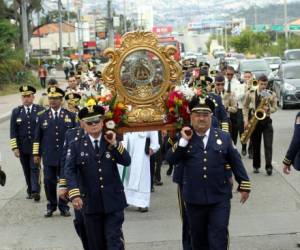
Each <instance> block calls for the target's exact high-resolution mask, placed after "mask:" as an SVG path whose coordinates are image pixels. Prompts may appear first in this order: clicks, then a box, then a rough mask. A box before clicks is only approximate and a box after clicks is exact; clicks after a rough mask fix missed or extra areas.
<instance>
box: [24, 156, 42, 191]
mask: <svg viewBox="0 0 300 250" xmlns="http://www.w3.org/2000/svg"><path fill="white" fill-rule="evenodd" d="M20 162H21V165H22V168H23V172H24V176H25V180H26V185H27V194H28V195H30V194H32V193H40V189H41V186H40V185H41V184H40V166H37V165H35V164H34V162H33V155H32V154H24V153H22V152H20Z"/></svg>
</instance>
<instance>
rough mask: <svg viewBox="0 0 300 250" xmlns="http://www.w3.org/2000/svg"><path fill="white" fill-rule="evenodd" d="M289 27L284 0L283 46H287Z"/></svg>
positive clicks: (285, 1) (285, 0)
mask: <svg viewBox="0 0 300 250" xmlns="http://www.w3.org/2000/svg"><path fill="white" fill-rule="evenodd" d="M288 29H289V27H288V16H287V0H284V36H285V48H286V49H288V48H289V34H288V32H289V30H288Z"/></svg>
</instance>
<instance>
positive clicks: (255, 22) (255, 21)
mask: <svg viewBox="0 0 300 250" xmlns="http://www.w3.org/2000/svg"><path fill="white" fill-rule="evenodd" d="M254 27H255V30H256V27H257V8H256V5H254Z"/></svg>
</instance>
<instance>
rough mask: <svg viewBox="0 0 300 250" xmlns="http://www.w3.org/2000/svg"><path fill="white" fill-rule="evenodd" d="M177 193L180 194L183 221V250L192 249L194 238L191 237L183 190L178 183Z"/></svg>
mask: <svg viewBox="0 0 300 250" xmlns="http://www.w3.org/2000/svg"><path fill="white" fill-rule="evenodd" d="M177 195H178V203H179V210H180V216H181V221H182V234H181V235H182V239H181V242H182V249H183V250H192V239H191V232H190V226H189V222H188V218H187V214H186V208H185V205H184V201H183V198H182V192H181V189H180V187H179V185H178V189H177Z"/></svg>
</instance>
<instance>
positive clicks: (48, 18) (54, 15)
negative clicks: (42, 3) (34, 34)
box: [40, 10, 77, 25]
mask: <svg viewBox="0 0 300 250" xmlns="http://www.w3.org/2000/svg"><path fill="white" fill-rule="evenodd" d="M68 13H69V19H77V14H76V13H75V12H72V11H70V12H68V11H62V19H63V20H64V21H67V20H68ZM58 19H59V12H58V10H52V11H49V12H48V13H47V14H46V15H45V16H43V17H41V20H40V23H41V25H44V24H47V23H55V22H58Z"/></svg>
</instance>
